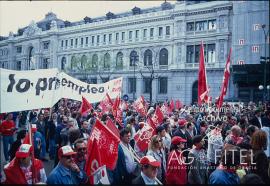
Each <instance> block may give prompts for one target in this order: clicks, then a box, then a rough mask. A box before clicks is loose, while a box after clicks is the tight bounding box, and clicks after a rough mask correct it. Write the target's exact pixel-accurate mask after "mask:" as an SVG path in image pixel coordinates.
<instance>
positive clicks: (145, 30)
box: [143, 29, 147, 37]
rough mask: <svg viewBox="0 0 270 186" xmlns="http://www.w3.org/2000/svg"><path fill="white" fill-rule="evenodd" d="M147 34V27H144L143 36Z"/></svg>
mask: <svg viewBox="0 0 270 186" xmlns="http://www.w3.org/2000/svg"><path fill="white" fill-rule="evenodd" d="M146 36H147V29H143V37H146Z"/></svg>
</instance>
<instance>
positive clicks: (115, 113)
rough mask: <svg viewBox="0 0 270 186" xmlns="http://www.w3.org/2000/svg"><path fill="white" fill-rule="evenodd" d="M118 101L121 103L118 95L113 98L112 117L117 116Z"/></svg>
mask: <svg viewBox="0 0 270 186" xmlns="http://www.w3.org/2000/svg"><path fill="white" fill-rule="evenodd" d="M120 103H121V99H120V96H117V98H116V99H115V100H114V103H113V107H112V111H113V116H114V117H117V111H118V109H119V106H120Z"/></svg>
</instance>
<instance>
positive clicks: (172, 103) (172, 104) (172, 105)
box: [170, 100, 174, 111]
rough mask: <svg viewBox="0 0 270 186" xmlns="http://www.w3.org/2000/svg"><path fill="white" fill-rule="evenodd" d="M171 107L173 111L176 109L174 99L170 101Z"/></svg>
mask: <svg viewBox="0 0 270 186" xmlns="http://www.w3.org/2000/svg"><path fill="white" fill-rule="evenodd" d="M170 109H171V111H173V109H174V102H173V100H171V101H170Z"/></svg>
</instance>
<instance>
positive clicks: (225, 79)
mask: <svg viewBox="0 0 270 186" xmlns="http://www.w3.org/2000/svg"><path fill="white" fill-rule="evenodd" d="M231 53H232V49H230V52H229V55H228V58H227V62H226V66H225V69H224V75H223V82H222V87H221V92H220V96H219V98H218V104H217V107H218V108H221V107H222V104H223V99H224V96H225V95H226V93H227V89H228V84H229V79H230V64H231Z"/></svg>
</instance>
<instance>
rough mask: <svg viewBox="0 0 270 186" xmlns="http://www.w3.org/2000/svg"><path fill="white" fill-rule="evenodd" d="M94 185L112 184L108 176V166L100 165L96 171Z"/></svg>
mask: <svg viewBox="0 0 270 186" xmlns="http://www.w3.org/2000/svg"><path fill="white" fill-rule="evenodd" d="M93 184H94V185H110V181H109V178H108V173H107V170H106V166H105V165H104V166H102V167H99V169H98V170H96V171H95V172H94V183H93Z"/></svg>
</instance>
